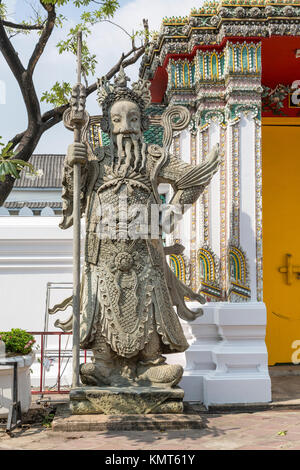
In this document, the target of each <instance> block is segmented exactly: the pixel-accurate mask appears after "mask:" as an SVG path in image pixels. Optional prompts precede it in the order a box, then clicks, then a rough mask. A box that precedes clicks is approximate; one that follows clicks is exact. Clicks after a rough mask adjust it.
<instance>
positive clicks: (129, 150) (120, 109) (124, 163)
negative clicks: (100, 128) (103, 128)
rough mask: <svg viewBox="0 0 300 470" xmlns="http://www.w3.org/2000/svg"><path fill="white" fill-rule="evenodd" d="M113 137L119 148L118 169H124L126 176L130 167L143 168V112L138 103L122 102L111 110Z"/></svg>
mask: <svg viewBox="0 0 300 470" xmlns="http://www.w3.org/2000/svg"><path fill="white" fill-rule="evenodd" d="M110 121H111V125H110V129H111V137H112V140H113V143H114V145H115V146H116V148H117V158H118V163H117V168H118V169H120V168H122V167H123V173H124V174H126V173H127V171H128V169H129V167H132V168H134V169H137V167H138V166H141V164H142V161H141V147H142V135H143V134H142V126H141V112H140V110H139V107H138V105H137V104H136V103H133V102H131V101H127V100H120V101H117V102H116V103H114V104H113V105H112V107H111V109H110Z"/></svg>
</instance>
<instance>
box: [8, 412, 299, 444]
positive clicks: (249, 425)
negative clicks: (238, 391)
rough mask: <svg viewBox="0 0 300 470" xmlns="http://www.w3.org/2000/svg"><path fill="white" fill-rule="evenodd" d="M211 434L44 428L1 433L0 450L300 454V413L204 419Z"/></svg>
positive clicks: (223, 415) (239, 415) (209, 417)
mask: <svg viewBox="0 0 300 470" xmlns="http://www.w3.org/2000/svg"><path fill="white" fill-rule="evenodd" d="M203 418H204V420H205V421H206V426H207V427H206V428H205V429H203V430H199V431H198V430H183V431H168V432H157V431H140V432H135V431H127V432H91V431H90V432H85V433H84V432H53V431H52V430H51V429H49V428H44V427H42V426H38V427H31V428H29V429H27V430H21V431H17V432H15V437H14V438H11V437H9V436H7V435H5V433H3V432H2V433H0V450H12V449H13V450H25V449H27V450H28V449H30V450H58V449H59V450H80V449H81V450H87V449H93V450H100V449H102V450H103V449H104V450H111V449H112V450H146V449H147V450H153V449H155V450H175V449H182V450H196V449H206V450H216V449H219V450H233V449H239V450H241V449H248V450H250V449H251V450H254V449H256V450H262V449H267V450H271V449H278V450H280V449H281V450H296V449H297V450H300V419H299V418H300V410H299V411H298V410H292V411H288V410H270V411H261V412H254V413H226V414H204V415H203Z"/></svg>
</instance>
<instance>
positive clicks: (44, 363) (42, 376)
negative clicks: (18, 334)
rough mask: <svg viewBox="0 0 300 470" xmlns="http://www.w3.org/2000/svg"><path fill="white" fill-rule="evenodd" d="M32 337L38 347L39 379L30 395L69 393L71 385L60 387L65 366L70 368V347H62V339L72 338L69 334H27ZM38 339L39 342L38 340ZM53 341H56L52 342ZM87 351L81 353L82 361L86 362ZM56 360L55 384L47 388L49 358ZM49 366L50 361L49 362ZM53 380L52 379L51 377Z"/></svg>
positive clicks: (47, 332)
mask: <svg viewBox="0 0 300 470" xmlns="http://www.w3.org/2000/svg"><path fill="white" fill-rule="evenodd" d="M28 333H30V334H31V335H33V336H34V337H35V339H36V344H37V345H38V346H39V349H37V350H36V362H35V363H34V365H35V366H36V363H37V362H38V363H39V378H38V382H39V385H38V387H33V388H32V394H34V395H43V394H47V395H48V394H65V393H69V390H70V388H71V384H70V385H69V387H68V386H66V385H62V376H63V374H64V372H65V369H66V365H68V364H69V365H70V366H72V347H71V346H70V347H68V348H67V347H66V346H65V345H64V347H63V346H62V342H63V339H65V337H67V338H70V337H71V336H72V333H71V332H67V333H66V332H57V331H30V332H28ZM37 337H39V341H38V338H37ZM49 338H51V340H52V343H51V347H49V344H48V340H49ZM53 339H55V340H56V339H57V341H55V342H53ZM89 355H90V354H89V353H88V352H87V351H82V360H83V362H87V359H88V357H89ZM53 357H55V358H57V373H56V378H55V380H56V383H55V385H54V386H53V385H52V386H47V384H46V373H47V370H49V369H50V367H49V358H50V359H53ZM64 361H66V364H65V366H64V367H63V362H64ZM50 364H51V361H50ZM52 379H53V377H52Z"/></svg>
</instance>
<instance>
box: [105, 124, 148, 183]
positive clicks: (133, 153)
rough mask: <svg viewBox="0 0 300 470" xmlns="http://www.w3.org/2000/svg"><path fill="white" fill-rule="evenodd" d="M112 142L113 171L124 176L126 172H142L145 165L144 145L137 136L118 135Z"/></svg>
mask: <svg viewBox="0 0 300 470" xmlns="http://www.w3.org/2000/svg"><path fill="white" fill-rule="evenodd" d="M113 140H114V144H115V145H114V170H115V171H117V172H119V171H120V170H121V172H122V174H123V175H124V176H126V175H127V174H128V171H129V170H130V169H131V170H132V171H139V172H140V171H142V170H143V169H144V168H145V164H146V152H145V148H146V144H145V143H144V142H143V139H142V137H141V136H140V135H138V134H123V133H119V134H116V135H114V136H113Z"/></svg>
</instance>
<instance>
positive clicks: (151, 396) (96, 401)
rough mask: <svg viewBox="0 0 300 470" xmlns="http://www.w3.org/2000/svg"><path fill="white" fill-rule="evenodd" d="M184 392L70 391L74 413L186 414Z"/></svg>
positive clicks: (151, 389) (129, 389) (138, 389)
mask: <svg viewBox="0 0 300 470" xmlns="http://www.w3.org/2000/svg"><path fill="white" fill-rule="evenodd" d="M183 396H184V391H183V390H182V389H181V388H179V387H174V388H156V387H78V388H74V389H72V390H71V392H70V409H71V412H72V414H75V415H86V414H106V415H116V414H122V415H124V414H127V415H128V414H161V413H166V414H169V413H182V412H183Z"/></svg>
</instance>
